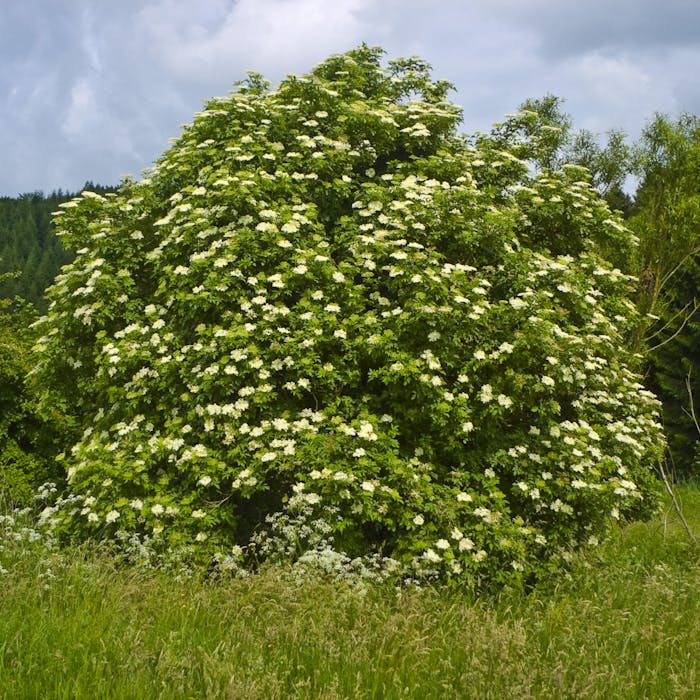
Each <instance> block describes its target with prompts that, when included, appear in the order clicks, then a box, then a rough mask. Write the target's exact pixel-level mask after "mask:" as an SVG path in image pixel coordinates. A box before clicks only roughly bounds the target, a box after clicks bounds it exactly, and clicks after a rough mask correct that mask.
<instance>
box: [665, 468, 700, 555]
mask: <svg viewBox="0 0 700 700" xmlns="http://www.w3.org/2000/svg"><path fill="white" fill-rule="evenodd" d="M659 472H660V473H661V480H662V481H663V482H664V486H665V487H666V491H668V495H669V496H670V497H671V503H673V507H674V509H675V511H676V514H677V515H678V517H679V518H680V521H681V522H682V523H683V527H684V528H685V531H686V532H687V533H688V537H689V538H690V541H691V542H693V543H694V544H697V539H696V537H695V535H694V534H693V531H692V530H691V529H690V525H688V521H687V520H686V519H685V516H684V515H683V511H682V510H681V507H680V505H679V504H678V501H677V499H676V494H675V493H673V489H672V488H671V484H669V482H668V477H667V476H666V470H665V469H664V465H663V462H659Z"/></svg>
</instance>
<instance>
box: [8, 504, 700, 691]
mask: <svg viewBox="0 0 700 700" xmlns="http://www.w3.org/2000/svg"><path fill="white" fill-rule="evenodd" d="M683 498H684V501H685V514H686V517H687V518H688V520H689V523H690V525H691V527H693V528H694V529H695V531H696V532H700V491H699V490H685V491H684V492H683ZM0 561H1V562H2V563H3V566H4V567H5V569H6V570H7V572H6V573H4V574H0V697H2V698H8V699H9V698H12V699H13V700H14V699H15V698H66V699H68V698H70V699H71V700H72V699H74V698H91V699H92V698H125V699H127V698H128V699H129V700H138V699H139V698H148V699H149V700H150V699H153V698H188V699H190V698H245V699H246V700H248V699H250V700H253V699H255V698H261V699H263V698H264V699H265V700H272V699H274V698H327V699H331V698H353V699H354V698H387V699H391V698H402V699H403V698H420V699H429V698H499V699H500V698H674V699H675V698H694V699H695V698H698V697H700V567H699V566H698V550H697V549H696V548H695V546H694V545H692V544H691V543H690V542H689V540H688V538H687V535H686V534H685V532H684V531H683V529H682V527H681V526H680V523H679V522H678V520H677V518H676V517H675V515H674V514H673V513H672V512H671V513H669V514H667V517H662V518H659V519H658V520H656V521H654V522H651V523H648V524H634V525H631V526H628V527H626V528H624V529H620V530H619V531H618V532H616V533H615V535H614V537H612V538H611V539H610V540H609V541H608V542H606V543H605V544H604V545H602V546H601V547H599V548H598V549H597V550H595V551H594V552H589V553H586V554H583V555H581V556H579V557H577V558H576V559H575V560H574V561H573V562H572V566H571V572H570V574H569V575H568V576H565V577H563V578H559V579H552V580H550V581H545V582H543V583H542V584H541V585H539V586H538V587H537V588H535V590H533V591H531V592H529V593H528V594H524V593H521V592H516V591H503V592H501V593H500V594H499V595H496V596H491V597H488V598H483V599H475V598H474V597H471V596H469V595H464V594H461V593H460V592H459V591H455V590H445V589H435V588H425V589H421V590H418V589H409V590H402V591H400V592H397V591H395V590H394V589H391V588H388V587H376V586H375V587H370V588H368V589H365V590H364V591H363V590H358V589H356V588H355V589H354V588H351V587H349V586H348V585H346V584H339V583H335V582H330V581H321V580H315V581H306V582H305V583H303V584H302V583H294V582H293V581H292V580H291V579H290V578H289V577H288V576H285V575H284V572H283V571H281V570H272V569H271V570H267V571H265V572H263V573H261V574H260V575H256V576H252V577H249V578H247V579H242V580H232V581H226V582H221V581H219V582H213V581H209V582H207V581H194V580H176V579H175V578H173V577H172V576H168V575H166V574H163V573H157V572H144V571H139V570H136V569H133V568H128V567H125V566H123V565H120V564H119V563H118V562H117V561H116V559H115V558H114V557H113V556H110V555H109V553H106V552H104V551H100V550H99V549H96V548H94V547H93V548H89V547H83V548H78V549H73V550H71V551H69V552H64V553H60V554H52V555H51V554H46V553H45V552H43V551H42V549H41V548H40V547H37V546H34V545H31V544H26V543H25V544H19V543H18V544H16V545H13V544H12V543H5V550H4V551H3V552H2V553H1V557H0Z"/></svg>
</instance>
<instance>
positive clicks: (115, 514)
mask: <svg viewBox="0 0 700 700" xmlns="http://www.w3.org/2000/svg"><path fill="white" fill-rule="evenodd" d="M118 519H119V511H118V510H110V511H109V513H107V515H106V516H105V522H107V523H113V522H114V521H115V520H118Z"/></svg>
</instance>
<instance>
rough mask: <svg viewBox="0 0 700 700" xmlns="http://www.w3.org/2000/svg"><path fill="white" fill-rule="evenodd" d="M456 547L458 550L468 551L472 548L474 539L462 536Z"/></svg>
mask: <svg viewBox="0 0 700 700" xmlns="http://www.w3.org/2000/svg"><path fill="white" fill-rule="evenodd" d="M457 547H458V549H459V551H460V552H468V551H469V550H470V549H474V540H471V539H469V537H463V538H462V539H461V540H460V541H459V543H458V544H457Z"/></svg>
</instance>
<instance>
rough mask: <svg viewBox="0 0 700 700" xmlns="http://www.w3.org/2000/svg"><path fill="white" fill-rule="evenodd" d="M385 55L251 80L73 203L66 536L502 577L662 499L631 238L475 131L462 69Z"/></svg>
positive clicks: (64, 315)
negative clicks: (618, 258)
mask: <svg viewBox="0 0 700 700" xmlns="http://www.w3.org/2000/svg"><path fill="white" fill-rule="evenodd" d="M380 58H381V52H380V51H379V50H375V49H369V48H367V47H362V48H360V49H358V50H355V51H352V52H350V53H348V54H345V55H340V56H333V57H331V58H330V59H328V60H327V61H325V62H324V63H322V64H321V65H320V66H318V67H317V68H316V69H315V70H314V71H313V72H312V73H311V74H310V75H307V76H303V77H290V78H288V79H287V80H285V81H283V82H282V83H281V85H280V86H279V87H278V88H277V89H274V90H272V89H270V88H269V87H268V86H267V85H266V84H265V83H264V82H263V81H262V80H261V79H260V78H259V77H258V76H252V77H251V78H250V79H249V80H248V81H247V82H245V83H243V84H241V85H240V86H239V87H238V90H237V91H235V92H233V93H232V94H230V95H229V96H227V97H223V98H216V99H213V100H211V101H210V102H209V103H208V104H207V105H206V108H205V110H204V111H203V112H201V113H199V114H198V115H197V116H196V118H195V120H194V122H193V123H192V124H191V125H189V126H187V127H186V128H185V129H184V132H183V134H182V135H181V136H180V137H179V138H178V139H177V140H176V141H175V142H174V144H173V146H172V148H171V149H170V150H168V151H167V152H166V153H165V154H164V156H163V157H162V158H161V160H159V161H158V162H157V164H156V165H155V166H154V167H153V169H152V170H151V171H150V172H149V173H147V176H146V177H144V178H143V179H142V180H140V181H138V182H130V181H129V182H125V183H124V185H123V186H122V188H121V189H120V191H119V192H118V193H117V194H108V195H107V196H100V195H96V194H94V193H91V192H84V193H83V195H82V196H81V197H79V198H77V199H75V200H73V201H72V202H70V203H68V204H66V205H64V208H63V212H62V214H61V215H60V216H59V217H58V218H57V228H58V233H59V235H61V236H63V238H64V240H65V244H66V245H67V246H68V247H70V248H71V249H75V250H77V252H78V255H77V258H76V260H75V262H74V263H73V264H72V265H71V266H69V267H68V268H66V270H65V272H64V274H62V275H61V276H59V277H58V278H57V282H56V284H55V285H54V287H53V288H52V289H51V290H50V291H49V298H50V302H51V303H50V309H49V312H48V315H47V316H46V317H45V318H44V319H43V321H42V323H41V327H42V332H43V334H44V337H43V338H42V339H41V340H40V341H39V343H38V345H37V348H36V350H37V356H38V367H37V371H36V378H37V381H38V383H39V384H40V385H41V386H44V387H46V388H47V395H46V396H45V401H46V402H47V406H50V405H52V402H58V403H59V404H60V405H61V406H68V405H70V406H74V407H76V410H77V411H78V412H79V413H80V415H81V416H82V421H83V426H82V427H83V429H84V433H83V435H82V438H80V439H79V440H78V441H77V442H76V444H75V445H74V446H73V448H72V450H71V452H70V455H69V456H68V457H67V458H66V460H65V467H66V469H67V477H68V483H69V490H68V492H67V494H66V496H65V500H59V502H58V503H57V504H56V506H55V507H54V508H53V509H49V510H48V511H46V512H45V517H46V518H49V517H50V518H51V519H53V520H54V521H55V522H56V523H57V527H58V528H59V529H61V530H62V531H64V532H66V533H68V534H69V535H72V536H77V537H87V536H96V537H106V538H116V539H118V540H119V539H121V540H123V541H126V540H130V541H131V542H133V540H134V537H136V538H142V540H143V541H147V542H148V543H149V546H150V547H153V548H155V549H156V550H157V549H159V548H160V549H162V550H165V551H169V552H174V551H180V552H181V553H182V552H184V553H185V554H188V555H189V556H191V557H192V558H193V559H195V560H197V561H210V559H211V557H216V558H217V560H218V561H220V562H222V561H229V562H230V561H231V558H233V559H236V558H238V559H239V560H244V563H245V561H247V560H246V557H248V558H250V559H253V558H255V557H257V558H258V559H260V558H275V557H278V558H279V557H281V558H295V557H298V556H300V555H302V554H305V557H306V561H307V562H308V555H309V552H308V551H307V550H309V549H315V548H316V549H318V551H320V552H326V553H327V552H328V546H332V547H333V548H334V550H335V551H337V552H339V553H341V554H342V555H343V556H348V557H357V556H360V557H361V556H373V555H377V554H381V555H383V556H385V557H390V558H391V559H392V562H394V563H395V562H398V563H399V565H400V567H402V569H401V570H402V571H404V572H405V573H406V575H410V576H415V575H417V576H425V575H437V576H441V577H456V578H458V579H461V580H465V581H471V582H477V581H484V582H486V581H488V582H499V581H503V580H506V579H510V578H513V577H515V578H517V577H520V576H521V575H523V574H529V573H531V572H534V571H536V570H537V568H538V567H540V566H542V564H543V562H546V561H547V560H548V558H549V557H551V556H552V555H553V554H555V553H558V552H561V551H563V550H567V549H569V548H570V547H572V546H575V545H577V544H578V543H581V542H584V541H589V540H593V539H594V538H595V537H597V536H599V535H600V534H601V533H602V532H604V531H605V529H606V527H607V525H608V523H609V522H610V519H611V517H612V518H619V517H626V516H629V517H636V516H643V515H646V514H649V513H650V512H651V511H653V510H654V508H655V506H656V502H657V484H656V481H655V478H654V475H653V470H652V467H653V465H654V463H655V460H656V459H658V457H659V456H660V454H661V451H662V449H663V438H662V434H661V429H660V426H659V424H658V422H657V418H658V415H657V409H658V404H657V402H656V400H655V399H654V397H653V395H651V394H650V393H649V392H646V391H644V390H643V388H642V386H641V384H640V383H639V378H638V376H637V375H636V374H635V373H634V371H633V369H634V366H635V363H636V360H635V358H633V357H632V356H630V354H629V353H628V352H627V351H626V350H625V347H624V345H625V337H626V335H627V334H628V333H629V331H630V329H631V328H632V327H634V325H635V323H636V322H637V318H636V316H635V311H634V307H633V305H632V304H631V303H630V301H629V300H628V294H629V292H630V285H631V279H630V278H628V277H626V276H625V275H623V274H622V273H621V272H620V271H619V270H617V269H613V268H612V266H611V265H609V264H608V263H606V262H605V261H604V260H603V259H602V258H601V257H600V255H599V252H598V251H599V250H601V249H608V250H611V249H615V250H617V251H618V252H620V253H621V252H622V251H625V250H629V249H630V246H631V236H630V234H629V233H628V232H627V231H626V230H625V229H624V228H623V227H622V226H621V225H620V223H619V221H618V220H617V219H616V218H615V217H614V216H612V215H611V214H610V211H609V210H608V208H607V206H606V205H605V203H604V202H603V201H602V200H601V199H600V197H599V195H598V193H597V192H596V191H595V190H594V189H593V188H591V187H590V185H589V184H588V183H587V182H586V181H585V178H584V175H583V171H582V170H581V169H579V168H574V167H565V168H564V169H562V170H560V171H554V172H540V173H537V174H532V172H531V169H530V167H529V164H528V163H527V162H525V161H523V160H521V159H519V158H518V157H516V156H515V155H514V152H517V148H516V145H517V144H516V142H517V140H518V138H519V137H518V122H517V119H515V118H514V119H515V121H514V122H513V129H512V130H511V131H512V140H513V148H512V149H511V150H508V149H507V148H506V146H507V143H508V142H507V139H506V140H505V146H504V137H503V134H504V133H511V132H508V130H507V129H501V130H500V131H499V132H498V135H497V136H498V137H497V138H496V136H494V137H493V138H491V137H488V136H483V135H482V136H480V137H479V138H478V139H476V140H475V141H474V142H473V143H469V142H468V141H467V140H466V139H464V138H463V137H460V136H459V135H458V134H457V127H458V125H459V120H460V111H459V109H458V108H457V107H456V106H455V105H453V104H452V103H450V102H449V101H448V100H447V98H446V93H447V90H448V88H449V85H448V84H447V83H443V82H433V81H432V80H431V78H430V75H429V71H428V67H427V66H426V65H425V64H423V63H422V62H420V61H418V60H417V59H410V60H399V61H394V62H392V63H390V64H389V68H388V69H383V68H382V66H381V63H380ZM582 178H584V179H582ZM280 532H282V533H283V535H284V536H283V537H281V536H280ZM266 533H267V534H266ZM268 535H269V536H268ZM251 538H252V540H253V541H254V543H255V546H248V545H249V543H250V542H251Z"/></svg>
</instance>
